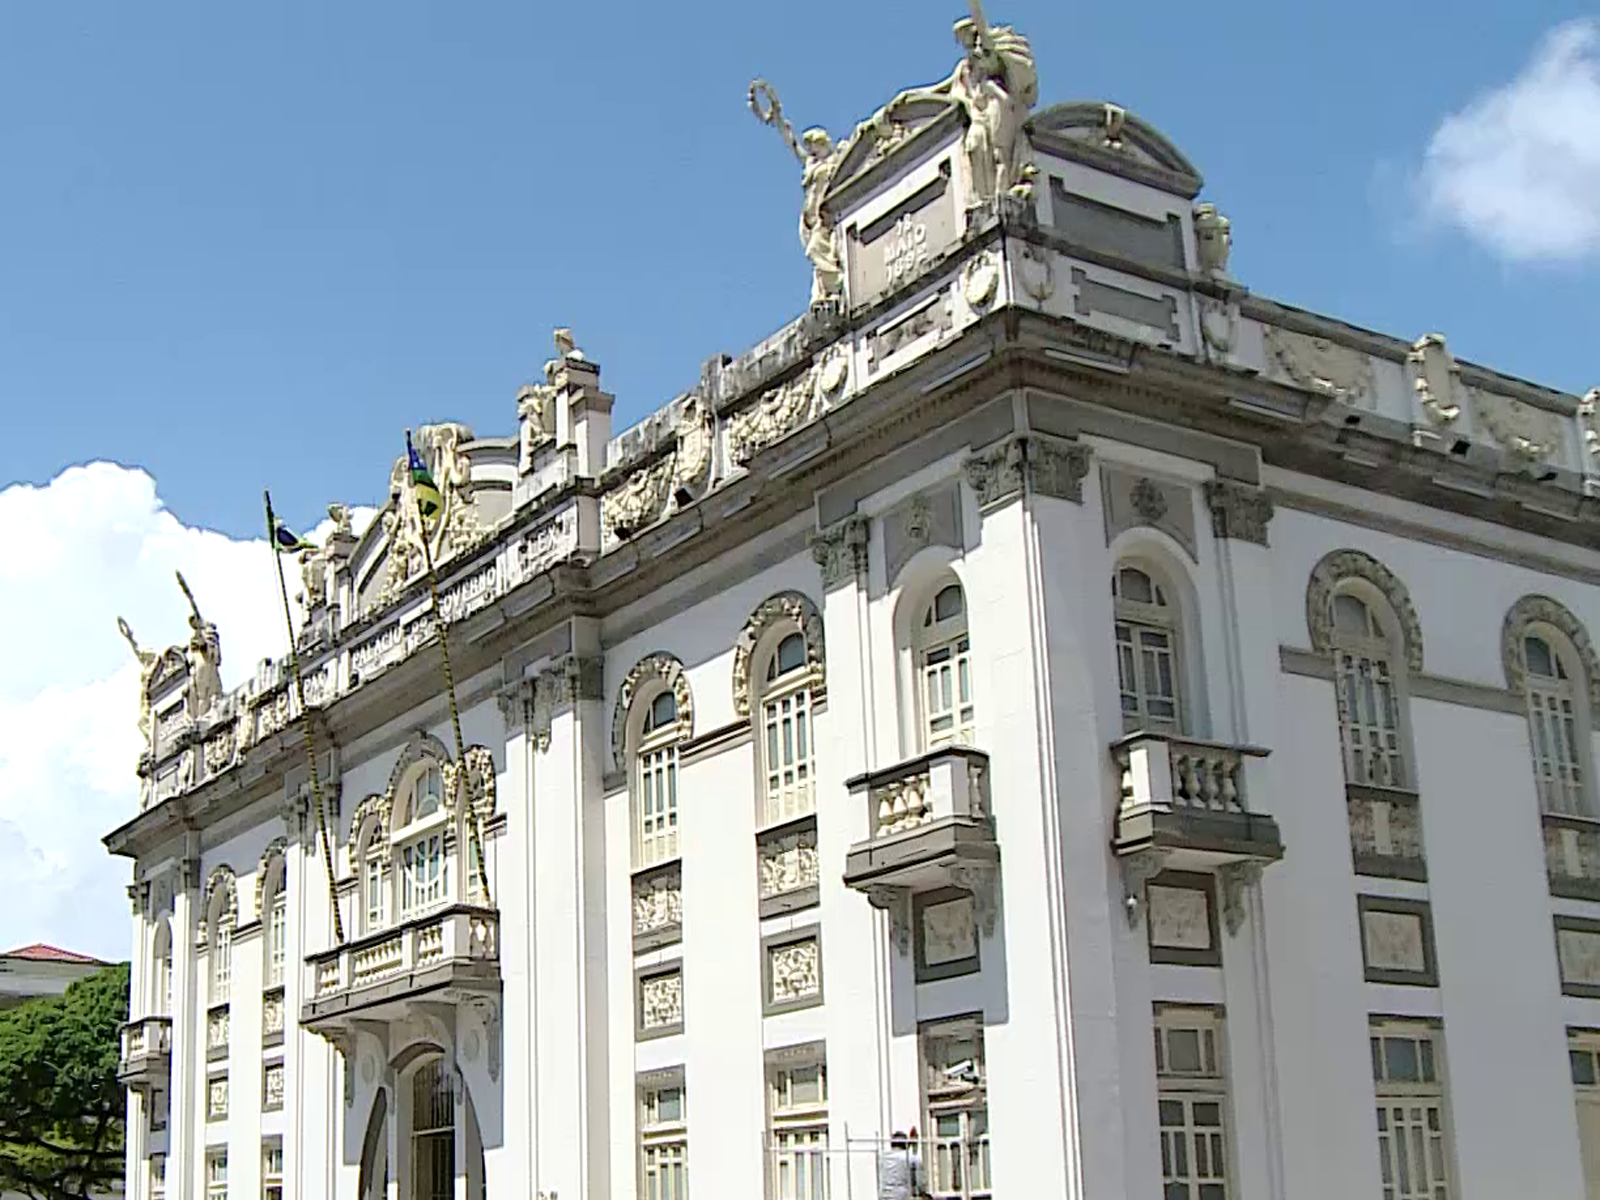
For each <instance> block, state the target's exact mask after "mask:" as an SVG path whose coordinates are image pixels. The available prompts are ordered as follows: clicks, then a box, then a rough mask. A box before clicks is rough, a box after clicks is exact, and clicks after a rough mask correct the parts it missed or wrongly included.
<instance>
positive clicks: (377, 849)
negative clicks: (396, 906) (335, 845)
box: [356, 817, 389, 933]
mask: <svg viewBox="0 0 1600 1200" xmlns="http://www.w3.org/2000/svg"><path fill="white" fill-rule="evenodd" d="M356 866H357V870H358V872H359V873H360V886H361V920H362V928H363V929H364V930H365V931H366V932H367V933H372V932H373V931H374V930H378V929H382V928H383V927H384V926H385V925H387V924H388V923H389V902H388V889H387V888H385V887H384V880H383V827H382V825H381V824H380V823H379V821H378V819H377V818H376V817H373V818H370V819H369V820H368V821H367V823H366V827H365V828H364V829H362V831H361V836H360V838H359V839H358V840H357V842H356Z"/></svg>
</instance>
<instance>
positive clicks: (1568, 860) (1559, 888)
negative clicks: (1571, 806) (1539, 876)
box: [1542, 812, 1600, 900]
mask: <svg viewBox="0 0 1600 1200" xmlns="http://www.w3.org/2000/svg"><path fill="white" fill-rule="evenodd" d="M1542 820H1543V823H1544V866H1545V874H1546V875H1548V876H1549V879H1550V894H1551V895H1552V896H1563V897H1566V898H1567V899H1571V900H1600V822H1597V821H1594V820H1592V819H1590V818H1587V817H1571V816H1564V815H1562V814H1560V813H1549V812H1547V813H1545V814H1544V816H1543V818H1542Z"/></svg>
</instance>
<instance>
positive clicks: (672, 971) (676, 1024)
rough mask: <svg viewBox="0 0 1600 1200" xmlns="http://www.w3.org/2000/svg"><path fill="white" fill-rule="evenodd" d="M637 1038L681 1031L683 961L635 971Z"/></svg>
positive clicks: (661, 1035) (662, 1035)
mask: <svg viewBox="0 0 1600 1200" xmlns="http://www.w3.org/2000/svg"><path fill="white" fill-rule="evenodd" d="M635 979H636V983H635V991H636V1003H637V1006H638V1024H637V1028H636V1029H635V1031H634V1032H635V1034H636V1036H637V1037H639V1038H640V1039H645V1038H657V1037H667V1036H669V1035H671V1034H675V1033H682V1032H683V964H682V963H681V962H677V963H671V964H666V965H663V966H657V967H642V968H640V969H639V971H638V972H637V973H636V974H635Z"/></svg>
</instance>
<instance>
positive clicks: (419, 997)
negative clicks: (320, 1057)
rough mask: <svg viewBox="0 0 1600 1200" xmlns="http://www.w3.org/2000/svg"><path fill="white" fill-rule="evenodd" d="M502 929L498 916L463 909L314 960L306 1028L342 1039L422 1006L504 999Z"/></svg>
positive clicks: (309, 968) (310, 959)
mask: <svg viewBox="0 0 1600 1200" xmlns="http://www.w3.org/2000/svg"><path fill="white" fill-rule="evenodd" d="M499 930H500V917H499V914H498V912H496V910H494V909H492V908H479V907H477V906H474V905H464V904H458V905H454V906H451V907H448V908H442V909H436V910H434V911H433V912H430V913H425V914H423V915H422V916H418V917H414V918H412V919H410V920H408V921H405V922H402V923H401V924H398V925H394V926H392V927H390V928H388V929H384V930H380V931H379V932H377V933H371V934H367V935H365V936H363V937H359V938H355V939H352V940H351V941H349V942H347V943H345V945H343V946H341V947H337V948H335V949H332V950H324V951H322V952H320V953H317V954H312V955H309V956H307V958H306V978H305V989H306V990H305V994H306V995H307V996H309V997H310V999H309V1000H307V1001H306V1002H305V1003H303V1004H302V1005H301V1007H300V1023H301V1024H302V1025H304V1026H305V1027H306V1028H308V1029H310V1030H312V1031H313V1032H315V1033H319V1034H321V1035H323V1036H324V1037H340V1036H342V1035H345V1034H348V1033H349V1032H351V1030H352V1028H353V1025H354V1023H356V1022H385V1021H396V1022H398V1021H403V1020H405V1019H406V1017H407V1016H409V1015H410V1014H411V1008H410V1006H411V1005H413V1004H415V1003H419V1002H432V1003H436V1004H440V1003H442V1004H455V1003H460V1002H461V1001H463V1000H466V999H469V998H472V997H475V996H483V997H497V996H498V995H499V992H500V947H499Z"/></svg>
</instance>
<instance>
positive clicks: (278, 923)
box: [261, 854, 289, 988]
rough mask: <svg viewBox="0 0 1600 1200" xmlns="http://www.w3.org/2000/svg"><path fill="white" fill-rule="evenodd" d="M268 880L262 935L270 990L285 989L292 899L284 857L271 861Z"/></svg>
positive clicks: (267, 869) (264, 891) (263, 892)
mask: <svg viewBox="0 0 1600 1200" xmlns="http://www.w3.org/2000/svg"><path fill="white" fill-rule="evenodd" d="M266 872H267V875H266V880H265V882H264V884H263V886H262V889H261V900H262V904H261V908H262V913H261V918H262V933H263V934H264V935H265V936H264V939H263V940H264V942H265V953H266V963H265V967H266V975H265V978H266V981H267V987H269V988H275V987H282V986H283V968H284V960H285V955H286V952H287V950H288V937H289V897H288V894H287V888H286V887H285V886H284V885H285V883H286V882H287V874H286V867H285V863H284V860H283V855H281V854H274V855H273V856H272V857H271V858H270V859H268V861H267V866H266Z"/></svg>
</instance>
